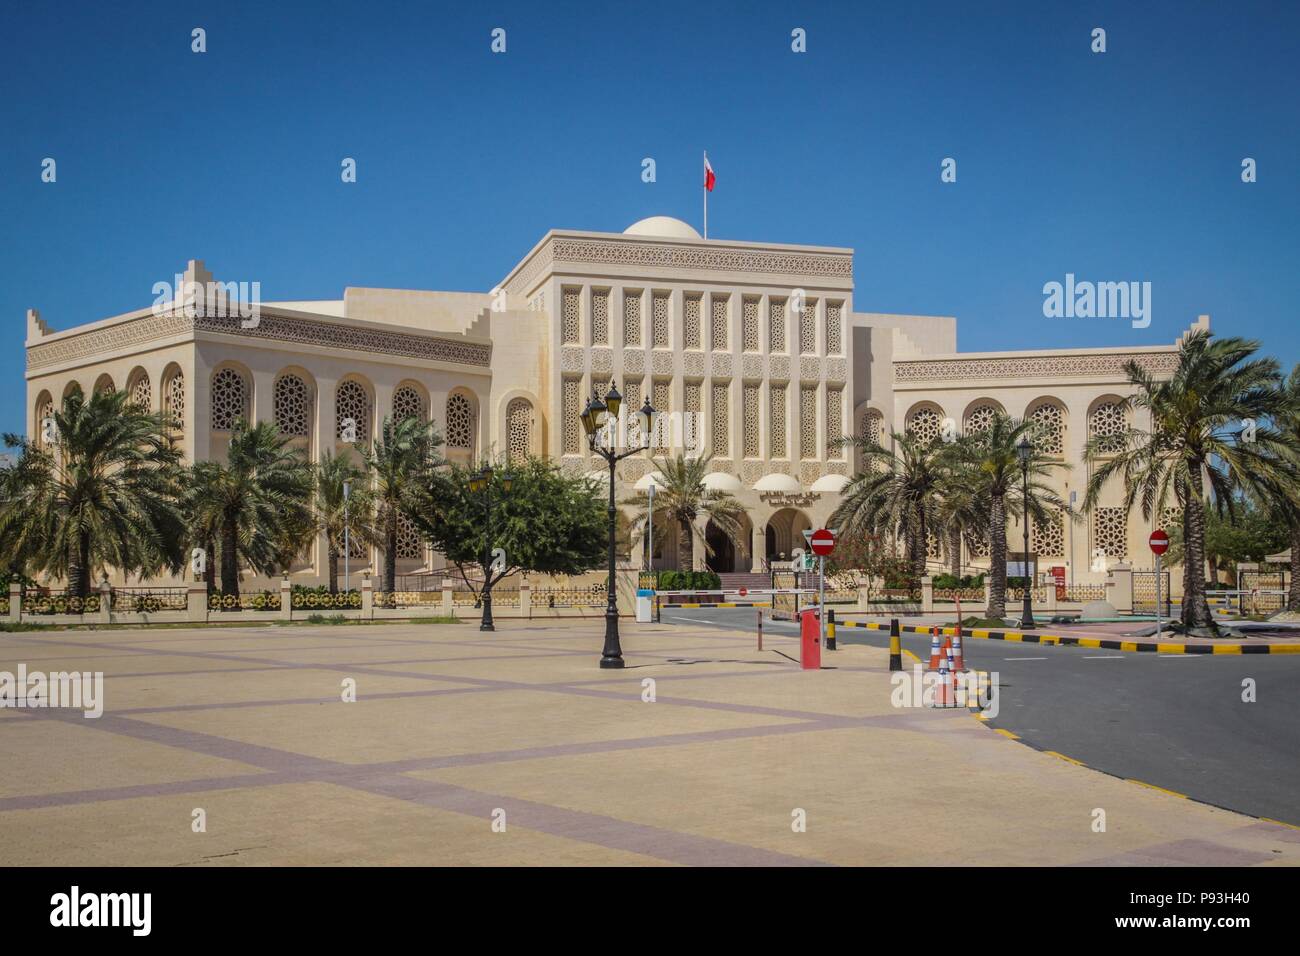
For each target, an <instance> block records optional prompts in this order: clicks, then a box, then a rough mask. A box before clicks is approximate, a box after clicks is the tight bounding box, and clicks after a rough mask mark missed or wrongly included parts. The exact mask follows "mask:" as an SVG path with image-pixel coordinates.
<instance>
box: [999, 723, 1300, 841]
mask: <svg viewBox="0 0 1300 956" xmlns="http://www.w3.org/2000/svg"><path fill="white" fill-rule="evenodd" d="M974 716H975V718H976V719H977V720H979V722H980V723H981V724H984V725H985V726H986V727H989V730H991V731H993V732H994V733H995V734H1001V735H1002V736H1003V737H1006V738H1007V739H1008V740H1014V741H1015V742H1016V743H1018V744H1023V745H1024V746H1026V747H1028V748H1029V749H1030V750H1037V751H1038V752H1039V753H1040V754H1047V756H1049V757H1055V758H1056V759H1057V760H1064V761H1065V762H1066V763H1072V764H1074V765H1075V766H1076V767H1083V768H1084V769H1086V770H1091V771H1093V772H1094V773H1104V774H1105V775H1106V776H1108V777H1113V778H1114V779H1116V780H1123V781H1124V782H1125V783H1133V784H1137V785H1138V786H1139V787H1145V788H1146V789H1148V790H1155V791H1157V792H1158V793H1163V794H1166V795H1167V796H1170V797H1177V798H1178V799H1180V800H1188V801H1190V802H1192V803H1199V804H1201V805H1202V806H1206V807H1214V809H1216V810H1226V811H1227V812H1228V813H1236V814H1240V815H1241V816H1243V817H1250V818H1251V819H1252V820H1260V821H1262V822H1264V823H1272V824H1275V825H1276V826H1280V827H1286V828H1287V829H1289V830H1300V826H1298V825H1296V824H1294V823H1287V822H1286V821H1285V820H1275V819H1273V818H1272V817H1261V816H1259V814H1256V813H1247V812H1246V811H1245V810H1238V809H1237V808H1235V807H1225V806H1224V805H1223V804H1221V803H1211V802H1210V801H1209V800H1198V799H1197V798H1196V797H1189V796H1188V795H1187V794H1185V793H1179V792H1178V791H1177V790H1168V789H1166V788H1165V787H1157V786H1156V785H1155V784H1154V783H1147V782H1146V781H1145V780H1138V779H1136V778H1135V777H1125V776H1122V775H1121V774H1118V773H1111V772H1110V771H1109V770H1102V769H1101V768H1100V767H1094V766H1092V765H1091V764H1086V763H1084V762H1083V761H1082V760H1076V759H1075V758H1074V757H1067V756H1066V755H1065V754H1063V753H1060V752H1058V751H1055V750H1048V749H1047V748H1046V747H1040V746H1039V745H1038V744H1035V743H1030V742H1029V741H1028V740H1024V739H1023V738H1021V737H1020V735H1019V734H1014V733H1012V732H1011V731H1009V730H1005V729H1003V728H1001V727H991V726H989V725H988V723H987V719H986V718H985V717H984V716H983V715H982V714H980V713H978V712H975V713H974Z"/></svg>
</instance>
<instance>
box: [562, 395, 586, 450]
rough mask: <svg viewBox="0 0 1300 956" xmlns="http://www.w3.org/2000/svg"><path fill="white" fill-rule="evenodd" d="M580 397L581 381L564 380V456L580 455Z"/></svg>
mask: <svg viewBox="0 0 1300 956" xmlns="http://www.w3.org/2000/svg"><path fill="white" fill-rule="evenodd" d="M581 397H582V380H581V379H578V378H566V379H565V380H564V454H566V455H579V454H582V420H581V418H580V416H581V415H582V409H581V408H580V407H579V404H578V403H579V400H580V399H581Z"/></svg>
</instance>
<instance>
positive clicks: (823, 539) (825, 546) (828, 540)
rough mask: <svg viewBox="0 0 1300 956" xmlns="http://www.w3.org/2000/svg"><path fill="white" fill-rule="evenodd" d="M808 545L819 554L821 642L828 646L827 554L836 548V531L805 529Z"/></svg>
mask: <svg viewBox="0 0 1300 956" xmlns="http://www.w3.org/2000/svg"><path fill="white" fill-rule="evenodd" d="M804 536H805V537H806V538H807V539H808V545H809V547H811V548H812V551H813V554H815V555H817V564H818V569H817V570H818V583H817V620H818V622H819V624H820V633H821V644H822V647H825V646H826V555H828V554H830V553H831V552H832V551H834V550H835V532H834V531H832V530H831V529H829V528H818V529H817V530H816V531H805V532H804Z"/></svg>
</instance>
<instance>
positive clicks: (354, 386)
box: [334, 379, 370, 442]
mask: <svg viewBox="0 0 1300 956" xmlns="http://www.w3.org/2000/svg"><path fill="white" fill-rule="evenodd" d="M349 420H350V421H351V422H352V424H353V426H354V431H355V438H347V437H345V431H346V428H347V423H348V421H349ZM334 427H335V435H336V437H338V438H339V439H340V440H342V441H358V442H367V441H369V440H370V393H369V392H367V391H366V387H365V386H364V385H362V384H361V383H360V382H356V381H353V380H352V379H348V380H346V381H344V382H340V383H339V387H338V391H337V392H335V394H334Z"/></svg>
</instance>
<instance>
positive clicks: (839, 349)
mask: <svg viewBox="0 0 1300 956" xmlns="http://www.w3.org/2000/svg"><path fill="white" fill-rule="evenodd" d="M843 312H844V303H843V302H827V303H826V354H827V355H842V354H843V353H844V341H843V338H842V335H841V329H840V317H841V315H842V314H843Z"/></svg>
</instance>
